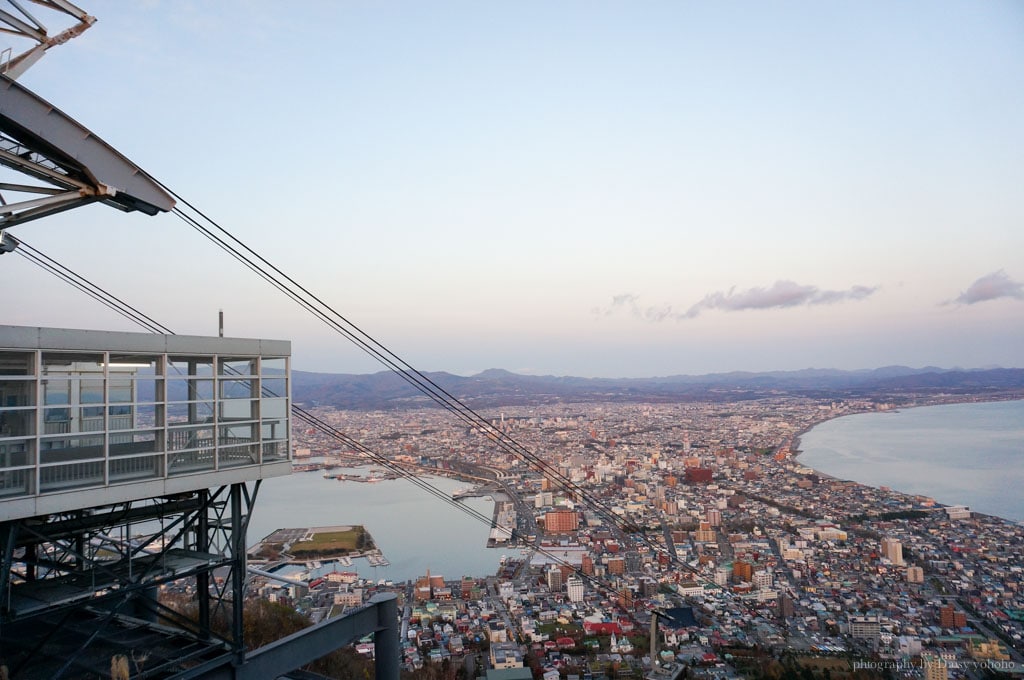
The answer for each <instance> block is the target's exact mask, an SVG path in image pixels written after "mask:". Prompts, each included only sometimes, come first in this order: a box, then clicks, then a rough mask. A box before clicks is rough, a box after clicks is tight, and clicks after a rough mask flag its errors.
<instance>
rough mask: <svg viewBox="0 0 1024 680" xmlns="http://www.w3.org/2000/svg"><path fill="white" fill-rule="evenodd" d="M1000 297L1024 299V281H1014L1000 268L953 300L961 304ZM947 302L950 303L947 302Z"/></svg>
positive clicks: (983, 277) (971, 303)
mask: <svg viewBox="0 0 1024 680" xmlns="http://www.w3.org/2000/svg"><path fill="white" fill-rule="evenodd" d="M999 298H1013V299H1015V300H1024V283H1021V282H1020V281H1014V280H1013V279H1011V278H1010V277H1009V276H1007V275H1006V272H1005V271H1003V270H1002V269H1000V270H999V271H996V272H992V273H991V274H987V275H985V276H982V277H981V278H980V279H978V280H977V281H975V282H974V283H972V284H971V285H970V286H968V287H967V290H965V291H963V292H962V293H960V297H958V298H956V299H955V300H952V301H951V302H955V303H958V304H961V305H973V304H976V303H978V302H985V301H987V300H997V299H999ZM945 304H950V303H949V302H946V303H945Z"/></svg>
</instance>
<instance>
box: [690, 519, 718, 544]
mask: <svg viewBox="0 0 1024 680" xmlns="http://www.w3.org/2000/svg"><path fill="white" fill-rule="evenodd" d="M693 540H694V541H696V542H697V543H714V542H715V541H716V540H717V535H716V534H715V530H714V529H712V528H711V524H710V523H708V522H701V523H700V528H698V529H697V531H695V532H694V534H693Z"/></svg>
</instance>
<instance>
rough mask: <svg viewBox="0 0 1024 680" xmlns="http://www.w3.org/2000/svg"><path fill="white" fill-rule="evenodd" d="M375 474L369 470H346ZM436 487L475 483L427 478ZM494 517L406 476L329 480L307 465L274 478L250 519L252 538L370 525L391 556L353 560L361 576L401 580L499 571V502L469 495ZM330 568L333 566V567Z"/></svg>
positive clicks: (448, 489)
mask: <svg viewBox="0 0 1024 680" xmlns="http://www.w3.org/2000/svg"><path fill="white" fill-rule="evenodd" d="M334 472H347V473H350V474H359V475H362V476H367V472H368V471H367V470H366V469H365V468H364V469H338V470H336V471H334ZM424 479H425V480H426V481H429V482H430V484H431V485H432V486H434V487H437V488H438V489H440V490H441V491H444V492H445V493H446V494H448V496H449V497H451V493H452V492H453V491H456V490H459V489H463V488H466V487H468V486H471V485H470V484H469V483H468V482H464V481H459V480H453V479H448V478H445V477H427V478H424ZM462 503H463V504H464V505H467V506H469V507H470V508H472V509H474V510H476V511H477V512H478V513H480V514H481V515H483V516H484V517H486V518H487V523H486V524H485V523H484V522H482V521H480V520H478V519H475V518H474V517H472V516H470V515H468V514H466V513H464V512H462V511H460V510H459V509H457V508H454V507H452V506H450V505H448V504H446V503H444V502H443V501H442V500H440V499H438V498H435V497H434V496H431V495H430V494H428V493H427V492H426V491H424V490H422V489H420V488H419V487H417V486H415V485H414V484H413V483H412V482H410V481H408V480H406V479H396V480H386V481H380V482H374V483H366V482H352V481H346V482H339V481H337V480H334V479H324V477H323V473H322V472H299V473H295V474H293V475H291V476H289V477H278V478H275V479H268V480H266V481H265V482H264V483H263V485H262V486H261V487H260V493H259V497H258V498H257V499H256V506H255V508H254V510H253V515H252V519H251V521H250V525H249V532H248V542H249V544H250V545H253V544H255V543H257V542H258V541H259V540H260V539H262V538H264V537H266V536H267V535H269V534H270V533H272V532H273V531H274V530H275V529H283V528H292V527H316V526H336V525H345V524H362V525H363V526H364V527H366V530H367V531H369V532H370V534H371V535H372V536H373V539H374V541H375V542H376V544H377V547H378V548H380V549H381V551H382V552H383V553H384V557H385V558H386V559H387V560H388V561H389V562H390V563H391V564H390V566H387V567H372V566H370V565H369V564H368V562H367V561H366V560H365V559H358V560H354V562H353V565H352V566H351V567H342V566H338V570H339V571H356V572H358V573H359V575H360V576H363V577H365V578H372V579H375V580H380V579H390V580H393V581H395V582H398V581H405V580H408V579H415V578H416V577H418V576H423V575H424V574H426V572H427V569H429V570H430V573H431V574H437V575H441V576H444V577H445V579H446V580H453V579H457V578H460V577H462V576H476V577H480V576H489V575H492V574H494V573H495V572H497V570H498V562H499V560H500V558H501V555H502V554H503V553H504V552H507V550H506V551H503V550H499V549H488V548H487V547H486V546H487V538H488V535H489V534H490V524H489V523H490V520H491V517H492V515H493V513H494V503H493V502H491V501H490V500H489V499H486V498H470V499H467V500H465V501H462ZM328 570H330V569H328Z"/></svg>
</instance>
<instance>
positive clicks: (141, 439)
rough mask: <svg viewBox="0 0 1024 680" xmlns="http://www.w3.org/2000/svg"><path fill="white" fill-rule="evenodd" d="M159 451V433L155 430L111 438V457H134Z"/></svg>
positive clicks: (124, 433) (138, 431) (128, 433)
mask: <svg viewBox="0 0 1024 680" xmlns="http://www.w3.org/2000/svg"><path fill="white" fill-rule="evenodd" d="M156 450H157V432H156V431H155V430H136V431H134V432H123V433H120V434H117V435H111V436H110V455H111V456H132V455H135V454H139V453H152V452H153V451H156Z"/></svg>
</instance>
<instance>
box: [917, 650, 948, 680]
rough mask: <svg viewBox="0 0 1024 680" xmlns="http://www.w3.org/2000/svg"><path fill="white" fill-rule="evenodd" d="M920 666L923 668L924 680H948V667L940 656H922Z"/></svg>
mask: <svg viewBox="0 0 1024 680" xmlns="http://www.w3.org/2000/svg"><path fill="white" fill-rule="evenodd" d="M921 665H922V666H923V667H924V680H948V678H949V665H948V664H947V663H946V660H945V659H943V658H942V657H941V656H938V655H936V654H922V655H921Z"/></svg>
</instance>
